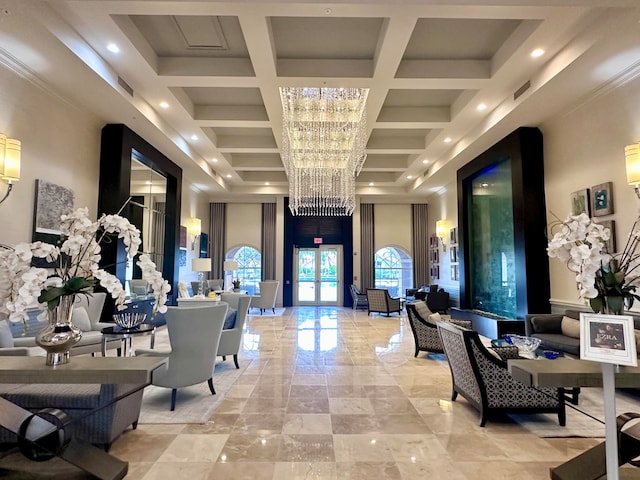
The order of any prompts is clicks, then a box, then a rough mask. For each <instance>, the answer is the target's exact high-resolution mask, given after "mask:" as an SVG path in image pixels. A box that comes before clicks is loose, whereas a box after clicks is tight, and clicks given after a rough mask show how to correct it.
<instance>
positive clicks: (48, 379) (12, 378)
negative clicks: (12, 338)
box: [0, 357, 167, 480]
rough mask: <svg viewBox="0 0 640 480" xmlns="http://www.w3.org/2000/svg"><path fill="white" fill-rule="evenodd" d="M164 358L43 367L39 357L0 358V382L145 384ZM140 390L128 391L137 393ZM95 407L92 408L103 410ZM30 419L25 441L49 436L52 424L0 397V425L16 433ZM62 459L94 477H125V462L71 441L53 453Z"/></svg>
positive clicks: (79, 359)
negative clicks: (61, 449) (59, 450)
mask: <svg viewBox="0 0 640 480" xmlns="http://www.w3.org/2000/svg"><path fill="white" fill-rule="evenodd" d="M166 361H167V360H166V358H158V357H132V358H124V357H75V358H74V359H73V360H72V361H71V362H70V363H67V364H64V365H57V366H55V367H54V366H46V365H45V363H44V358H43V357H0V383H19V384H25V383H26V384H31V383H34V384H52V383H61V384H78V383H88V384H95V383H103V384H136V385H143V386H146V385H149V384H150V383H151V380H152V378H153V372H154V371H155V370H156V369H158V368H162V367H163V365H164V364H165V363H166ZM139 390H140V388H136V389H134V390H132V391H131V392H130V393H133V392H134V391H139ZM103 406H104V405H99V406H97V407H96V409H99V408H101V407H103ZM30 417H33V418H31V421H30V423H29V428H28V430H27V431H26V434H25V438H26V439H27V440H29V441H33V442H36V441H37V440H38V439H40V438H42V437H43V436H46V435H48V434H50V433H53V432H55V431H56V429H57V428H58V427H57V426H56V425H55V424H53V423H51V422H50V421H48V420H46V419H45V418H41V417H38V416H33V413H32V412H30V411H29V410H25V409H24V408H22V407H20V406H18V405H16V404H14V403H12V402H10V401H8V400H5V399H4V398H0V425H1V426H3V427H5V428H6V429H8V430H9V431H11V432H13V433H15V434H16V435H18V434H19V431H20V428H21V426H22V424H23V423H24V422H25V420H27V419H29V418H30ZM56 455H57V456H59V457H60V458H62V459H63V460H65V461H67V462H68V463H71V464H72V465H75V466H76V467H78V468H80V469H82V470H83V471H85V472H87V473H89V474H90V475H92V476H93V477H95V478H98V479H102V480H119V479H122V478H124V476H125V475H126V474H127V470H128V463H127V462H123V461H121V460H118V459H117V458H115V457H113V456H111V455H109V454H108V453H106V452H105V451H104V450H101V449H99V448H96V447H94V446H92V445H89V444H84V443H82V442H79V441H77V440H74V439H73V438H72V439H71V440H70V443H69V445H67V447H66V448H65V449H63V451H61V452H56Z"/></svg>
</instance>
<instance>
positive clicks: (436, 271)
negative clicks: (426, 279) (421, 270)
mask: <svg viewBox="0 0 640 480" xmlns="http://www.w3.org/2000/svg"><path fill="white" fill-rule="evenodd" d="M430 274H431V278H433V279H438V278H440V267H438V265H432V266H431V270H430Z"/></svg>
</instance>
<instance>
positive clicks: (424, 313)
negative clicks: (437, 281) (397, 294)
mask: <svg viewBox="0 0 640 480" xmlns="http://www.w3.org/2000/svg"><path fill="white" fill-rule="evenodd" d="M413 305H414V306H415V308H416V312H418V315H420V316H421V317H422V318H427V319H428V318H429V315H431V314H432V313H433V312H432V311H431V310H429V307H427V302H416V303H414V304H413Z"/></svg>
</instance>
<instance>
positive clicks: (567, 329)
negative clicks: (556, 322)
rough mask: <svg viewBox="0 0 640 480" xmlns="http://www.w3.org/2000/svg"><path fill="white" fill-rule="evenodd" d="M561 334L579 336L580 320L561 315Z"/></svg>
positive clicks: (572, 336)
mask: <svg viewBox="0 0 640 480" xmlns="http://www.w3.org/2000/svg"><path fill="white" fill-rule="evenodd" d="M560 329H561V330H562V334H563V335H565V336H567V337H571V338H580V320H576V319H575V318H571V317H562V323H561V324H560Z"/></svg>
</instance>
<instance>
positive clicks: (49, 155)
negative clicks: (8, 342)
mask: <svg viewBox="0 0 640 480" xmlns="http://www.w3.org/2000/svg"><path fill="white" fill-rule="evenodd" d="M0 85H2V88H1V89H0V132H2V133H5V134H6V135H7V136H8V137H10V138H17V139H18V140H20V141H21V142H22V167H21V178H20V181H19V182H17V183H15V185H14V187H13V192H12V193H11V196H10V197H9V198H8V199H7V200H5V201H4V203H2V204H1V205H0V225H1V226H2V228H1V229H0V243H5V244H15V243H19V242H29V241H31V234H32V230H33V205H34V196H35V181H36V179H39V178H41V179H45V180H47V181H49V182H53V183H56V184H58V185H62V186H64V187H67V188H70V189H71V190H73V192H74V194H75V206H76V207H88V208H89V214H90V215H91V216H95V215H96V208H97V203H98V189H97V188H96V186H97V185H98V177H99V163H100V130H101V128H102V126H103V125H104V122H103V121H101V120H100V119H98V118H97V117H95V116H94V115H93V114H91V113H89V112H87V111H84V110H81V109H79V108H76V107H75V106H72V105H70V104H68V103H66V102H64V101H62V100H60V99H59V98H58V97H57V96H55V95H52V94H51V93H49V92H46V91H44V90H42V89H41V88H39V87H36V86H35V85H33V84H32V83H30V82H28V81H27V80H25V79H23V78H22V77H20V76H18V75H16V74H15V73H14V72H12V71H10V70H7V69H6V68H4V67H3V66H1V65H0ZM2 192H4V189H2Z"/></svg>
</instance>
